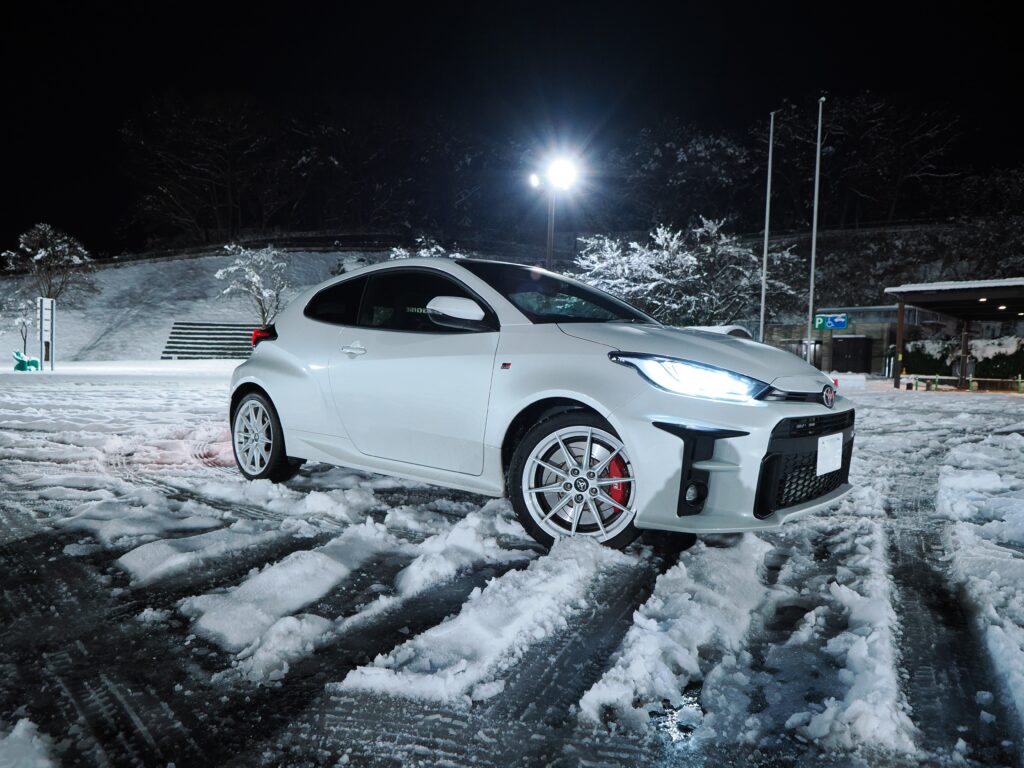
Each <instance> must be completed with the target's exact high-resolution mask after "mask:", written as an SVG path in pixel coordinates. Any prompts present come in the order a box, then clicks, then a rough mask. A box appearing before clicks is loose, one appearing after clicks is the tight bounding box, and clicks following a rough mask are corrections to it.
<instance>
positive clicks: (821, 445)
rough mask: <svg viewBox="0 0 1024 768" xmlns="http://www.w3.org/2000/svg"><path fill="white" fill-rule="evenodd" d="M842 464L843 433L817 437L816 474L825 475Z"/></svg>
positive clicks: (839, 467)
mask: <svg viewBox="0 0 1024 768" xmlns="http://www.w3.org/2000/svg"><path fill="white" fill-rule="evenodd" d="M842 466H843V433H842V432H837V433H836V434H834V435H825V436H824V437H819V438H818V475H819V476H820V475H827V474H828V473H829V472H835V471H836V470H837V469H841V468H842Z"/></svg>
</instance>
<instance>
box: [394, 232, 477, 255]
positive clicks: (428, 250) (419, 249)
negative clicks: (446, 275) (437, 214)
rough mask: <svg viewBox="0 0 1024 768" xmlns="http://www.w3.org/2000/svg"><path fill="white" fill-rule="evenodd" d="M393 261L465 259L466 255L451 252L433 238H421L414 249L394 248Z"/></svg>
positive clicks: (417, 239) (418, 238) (417, 240)
mask: <svg viewBox="0 0 1024 768" xmlns="http://www.w3.org/2000/svg"><path fill="white" fill-rule="evenodd" d="M391 258H392V259H464V258H466V255H465V254H464V253H458V252H457V251H449V250H448V249H447V248H445V247H444V246H443V245H441V244H440V243H439V242H437V240H435V239H434V238H432V237H427V236H425V235H424V236H420V237H417V238H416V245H415V246H414V247H413V248H412V249H409V248H392V249H391Z"/></svg>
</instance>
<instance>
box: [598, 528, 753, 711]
mask: <svg viewBox="0 0 1024 768" xmlns="http://www.w3.org/2000/svg"><path fill="white" fill-rule="evenodd" d="M770 549H771V545H770V544H768V543H767V542H765V541H763V540H762V539H759V538H758V537H756V536H752V535H747V536H744V537H743V540H742V541H741V542H740V543H739V544H737V545H736V546H732V547H728V548H719V547H708V546H705V545H704V544H703V543H698V544H697V545H696V547H695V548H694V550H692V551H691V552H689V553H687V555H686V556H685V557H684V558H682V559H681V561H680V562H679V563H678V564H677V565H676V566H675V567H673V568H672V569H671V570H669V571H668V572H666V573H664V574H662V575H661V576H659V577H658V581H657V583H656V584H655V587H654V594H652V595H651V598H650V599H649V600H648V601H647V602H646V603H644V605H642V606H641V607H640V609H639V610H638V611H637V612H636V616H635V618H634V621H633V626H632V627H631V628H630V630H629V633H628V634H627V635H626V638H625V640H624V641H623V643H622V647H621V649H620V650H619V652H618V653H617V654H616V660H615V663H614V666H613V667H612V668H611V669H610V670H608V672H606V673H605V675H604V676H603V677H602V678H601V680H600V681H599V682H598V683H597V684H596V685H595V686H594V687H592V688H591V689H590V690H589V691H587V693H586V694H585V695H584V696H583V698H582V699H581V700H580V711H581V714H582V716H583V717H584V718H587V719H589V720H591V721H593V722H602V721H603V720H605V719H606V717H608V716H614V717H615V718H617V719H618V720H620V721H621V722H624V723H627V724H631V725H633V726H642V725H643V724H645V723H646V722H647V720H648V719H649V715H648V711H649V710H650V709H652V708H660V707H661V703H662V701H668V702H669V705H670V706H672V707H675V708H680V707H682V706H683V705H684V699H683V695H684V691H685V688H686V686H687V685H688V684H689V682H690V680H692V679H700V677H701V676H702V669H701V662H702V659H703V660H705V666H706V660H707V659H708V655H707V651H708V649H709V648H714V649H715V650H716V651H717V653H718V655H719V658H720V655H721V654H724V653H737V652H738V651H740V650H741V647H742V641H743V637H744V635H745V634H746V632H747V628H748V627H749V626H750V620H751V612H752V611H753V610H754V608H756V607H757V606H758V605H759V604H760V603H761V601H762V600H764V597H765V592H766V589H765V587H764V585H763V584H762V583H761V580H760V574H759V570H760V568H761V565H762V563H763V561H764V556H765V554H766V553H767V552H768V551H769V550H770Z"/></svg>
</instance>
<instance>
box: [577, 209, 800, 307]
mask: <svg viewBox="0 0 1024 768" xmlns="http://www.w3.org/2000/svg"><path fill="white" fill-rule="evenodd" d="M722 225H723V222H722V221H713V220H710V219H704V218H701V220H700V224H699V225H697V226H695V227H693V228H691V229H688V230H673V229H670V228H669V227H666V226H659V227H657V228H656V229H655V230H654V231H653V232H652V233H651V235H650V238H649V240H648V241H646V242H642V243H639V242H630V243H624V242H622V241H620V240H615V239H612V238H609V237H604V236H600V235H599V236H596V237H583V238H580V243H581V245H582V251H581V252H580V254H579V256H577V257H576V261H575V264H576V268H577V275H578V276H579V277H580V279H582V280H584V281H585V282H587V283H590V284H591V285H593V286H595V287H597V288H601V289H602V290H605V291H608V292H609V293H611V294H614V295H616V296H619V297H620V298H622V299H623V300H625V301H628V302H630V303H631V304H633V305H635V306H637V307H639V308H640V309H642V310H644V311H646V312H647V313H648V314H651V315H653V316H654V317H656V318H657V319H658V320H661V321H662V322H664V323H666V324H668V325H726V324H730V323H736V322H739V321H742V320H748V319H750V318H753V317H754V316H755V315H756V314H757V309H758V302H759V300H760V292H761V259H760V257H759V256H758V255H757V254H755V253H754V251H753V250H752V249H750V248H748V247H747V246H745V245H743V244H742V243H741V242H740V240H739V238H737V237H736V236H735V235H730V234H727V233H726V232H724V231H723V228H722ZM778 256H779V255H776V258H778ZM781 256H784V257H788V256H789V254H788V252H786V253H785V254H781ZM770 287H771V289H772V292H773V293H774V294H778V293H784V294H792V291H791V290H790V289H789V288H788V287H786V286H785V285H783V284H781V283H780V282H779V281H771V282H770Z"/></svg>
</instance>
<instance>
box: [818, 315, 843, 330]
mask: <svg viewBox="0 0 1024 768" xmlns="http://www.w3.org/2000/svg"><path fill="white" fill-rule="evenodd" d="M849 327H850V316H849V315H848V314H846V313H845V312H837V313H835V314H831V315H815V316H814V330H816V331H845V330H846V329H847V328H849Z"/></svg>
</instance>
